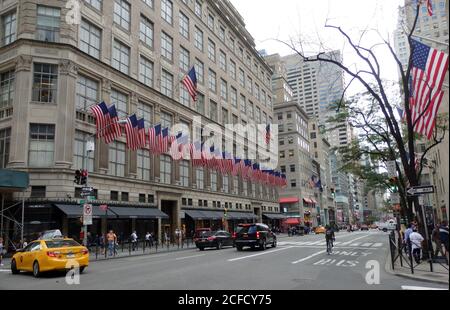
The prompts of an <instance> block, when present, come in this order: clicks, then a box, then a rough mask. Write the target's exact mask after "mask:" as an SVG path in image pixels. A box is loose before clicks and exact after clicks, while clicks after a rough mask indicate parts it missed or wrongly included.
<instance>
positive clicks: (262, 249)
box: [259, 240, 267, 251]
mask: <svg viewBox="0 0 450 310" xmlns="http://www.w3.org/2000/svg"><path fill="white" fill-rule="evenodd" d="M259 249H260V250H261V251H264V250H266V249H267V245H266V240H262V243H261V244H260V245H259Z"/></svg>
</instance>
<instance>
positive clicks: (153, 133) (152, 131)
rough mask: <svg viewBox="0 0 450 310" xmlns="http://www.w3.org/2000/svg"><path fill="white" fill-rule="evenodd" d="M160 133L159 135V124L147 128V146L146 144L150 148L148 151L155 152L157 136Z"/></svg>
mask: <svg viewBox="0 0 450 310" xmlns="http://www.w3.org/2000/svg"><path fill="white" fill-rule="evenodd" d="M160 135H161V125H160V124H159V125H156V126H154V127H151V128H149V129H148V135H147V138H148V143H147V146H148V149H149V150H150V153H156V150H157V148H158V147H157V145H158V143H157V138H158V136H160Z"/></svg>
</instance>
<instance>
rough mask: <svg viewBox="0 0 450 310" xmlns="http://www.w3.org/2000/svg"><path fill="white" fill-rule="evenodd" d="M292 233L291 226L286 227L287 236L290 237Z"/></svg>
mask: <svg viewBox="0 0 450 310" xmlns="http://www.w3.org/2000/svg"><path fill="white" fill-rule="evenodd" d="M291 235H292V230H291V227H289V228H288V237H290V236H291Z"/></svg>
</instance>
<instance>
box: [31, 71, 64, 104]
mask: <svg viewBox="0 0 450 310" xmlns="http://www.w3.org/2000/svg"><path fill="white" fill-rule="evenodd" d="M57 85H58V66H57V65H50V64H39V63H36V64H34V81H33V101H35V102H42V103H56V91H57Z"/></svg>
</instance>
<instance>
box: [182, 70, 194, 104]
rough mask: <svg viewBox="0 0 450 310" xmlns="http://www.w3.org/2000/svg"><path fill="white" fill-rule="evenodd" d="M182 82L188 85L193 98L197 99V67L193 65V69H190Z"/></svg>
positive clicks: (187, 87)
mask: <svg viewBox="0 0 450 310" xmlns="http://www.w3.org/2000/svg"><path fill="white" fill-rule="evenodd" d="M181 82H182V83H183V85H184V86H186V89H187V91H188V92H189V95H191V97H192V100H194V101H197V74H196V73H195V67H192V69H191V71H189V73H188V74H187V75H186V76H185V77H184V79H183V80H182V81H181Z"/></svg>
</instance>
